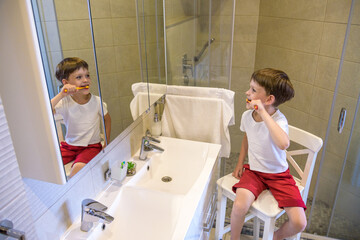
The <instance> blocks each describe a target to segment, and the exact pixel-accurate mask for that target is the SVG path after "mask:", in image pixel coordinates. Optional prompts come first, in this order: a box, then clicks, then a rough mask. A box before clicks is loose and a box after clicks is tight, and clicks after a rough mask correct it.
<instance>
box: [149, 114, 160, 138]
mask: <svg viewBox="0 0 360 240" xmlns="http://www.w3.org/2000/svg"><path fill="white" fill-rule="evenodd" d="M151 135H153V136H154V137H159V136H160V135H161V122H160V120H159V115H158V114H157V113H155V114H154V122H153V124H152V126H151Z"/></svg>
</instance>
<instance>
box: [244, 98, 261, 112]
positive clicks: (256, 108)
mask: <svg viewBox="0 0 360 240" xmlns="http://www.w3.org/2000/svg"><path fill="white" fill-rule="evenodd" d="M246 102H247V103H250V102H251V100H249V99H246ZM254 109H255V110H258V109H259V107H258V105H254Z"/></svg>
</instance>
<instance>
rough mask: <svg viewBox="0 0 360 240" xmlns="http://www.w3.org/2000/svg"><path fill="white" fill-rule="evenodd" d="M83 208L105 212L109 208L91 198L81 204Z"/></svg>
mask: <svg viewBox="0 0 360 240" xmlns="http://www.w3.org/2000/svg"><path fill="white" fill-rule="evenodd" d="M81 206H82V208H83V209H84V208H91V209H94V210H97V211H105V210H106V209H107V207H106V206H105V205H103V204H101V203H99V202H97V201H95V200H92V199H90V198H87V199H84V200H83V201H82V203H81Z"/></svg>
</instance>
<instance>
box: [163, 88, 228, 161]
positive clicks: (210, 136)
mask: <svg viewBox="0 0 360 240" xmlns="http://www.w3.org/2000/svg"><path fill="white" fill-rule="evenodd" d="M165 102H166V104H165V109H164V113H163V116H162V133H163V136H167V137H176V138H182V139H188V140H194V141H202V142H210V143H217V144H221V145H222V148H221V153H220V157H229V155H230V147H231V146H230V133H229V129H228V125H229V123H230V120H231V118H232V117H233V113H232V112H233V109H231V108H230V107H229V106H228V104H226V102H225V101H224V100H223V99H216V98H205V97H189V96H175V95H168V94H167V95H166V100H165Z"/></svg>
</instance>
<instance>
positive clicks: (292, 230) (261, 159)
mask: <svg viewBox="0 0 360 240" xmlns="http://www.w3.org/2000/svg"><path fill="white" fill-rule="evenodd" d="M294 93H295V92H294V88H293V86H292V84H291V82H290V80H289V77H288V76H287V75H286V73H284V72H283V71H280V70H276V69H271V68H266V69H261V70H258V71H255V72H254V73H253V75H252V76H251V81H250V89H249V90H248V91H247V92H246V97H247V100H246V102H247V103H246V108H247V109H249V110H247V111H245V112H244V113H243V115H242V118H241V124H240V130H241V131H243V132H245V134H244V137H243V141H242V144H241V151H240V156H239V161H238V163H237V165H236V167H235V170H234V172H233V174H232V175H233V176H234V177H236V178H238V179H240V181H239V182H238V183H236V184H235V185H234V186H233V191H234V192H235V193H236V198H235V201H234V205H233V209H232V212H231V221H230V223H231V239H233V240H234V239H236V240H238V239H240V233H241V229H242V227H243V225H244V219H245V215H246V213H247V211H248V209H249V208H250V206H251V204H252V203H253V202H254V201H255V200H256V198H257V197H258V196H259V194H260V193H261V192H262V191H263V190H265V189H269V190H270V191H271V193H272V194H273V195H274V197H275V199H276V200H277V202H278V204H279V207H280V208H284V209H285V211H286V213H287V215H288V217H289V221H287V222H286V223H284V224H283V225H282V226H281V227H280V228H279V229H278V230H277V231H276V232H275V233H274V239H284V238H286V237H289V236H293V235H295V234H297V233H299V232H301V231H303V230H304V229H305V227H306V224H307V223H306V216H305V210H306V206H305V204H304V202H303V200H302V198H301V195H300V192H299V189H298V188H297V187H296V185H295V181H294V179H293V177H292V176H291V175H290V173H289V166H288V163H287V161H286V153H285V149H287V148H288V147H289V145H290V140H289V136H288V122H287V120H286V118H285V116H284V115H283V114H282V113H281V112H280V111H279V109H277V106H279V105H280V104H282V103H284V102H286V101H288V100H290V99H291V98H293V97H294ZM246 154H248V159H249V164H245V165H244V159H245V156H246Z"/></svg>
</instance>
